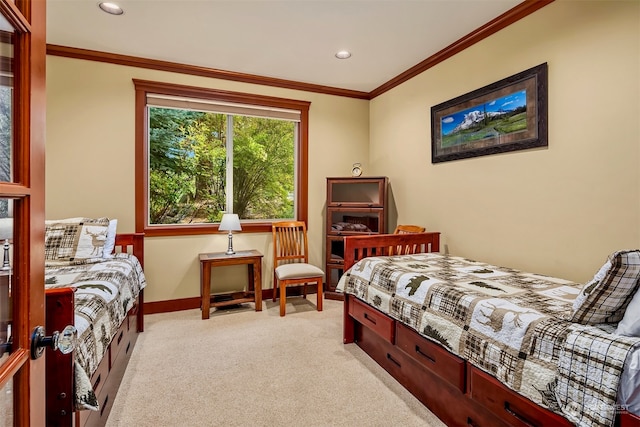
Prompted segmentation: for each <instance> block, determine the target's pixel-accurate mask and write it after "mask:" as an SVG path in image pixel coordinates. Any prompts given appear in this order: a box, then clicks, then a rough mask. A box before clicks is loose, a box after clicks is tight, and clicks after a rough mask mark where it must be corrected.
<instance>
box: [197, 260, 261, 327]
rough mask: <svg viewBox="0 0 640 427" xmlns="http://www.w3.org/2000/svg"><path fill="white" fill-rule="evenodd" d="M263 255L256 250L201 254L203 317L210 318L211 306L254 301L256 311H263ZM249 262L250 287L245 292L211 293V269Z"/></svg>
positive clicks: (201, 306)
mask: <svg viewBox="0 0 640 427" xmlns="http://www.w3.org/2000/svg"><path fill="white" fill-rule="evenodd" d="M262 257H263V255H262V254H261V253H260V252H259V251H256V250H249V251H237V252H236V253H235V254H232V255H227V254H226V253H225V252H213V253H204V254H200V298H201V299H202V301H201V303H200V308H202V318H203V319H208V318H209V315H210V313H209V311H210V310H211V307H222V306H225V305H235V304H241V303H245V302H253V303H255V305H256V311H262ZM241 264H247V276H248V280H249V283H248V287H247V291H246V292H244V291H242V292H233V293H229V294H221V295H211V269H212V268H213V267H222V266H226V265H241Z"/></svg>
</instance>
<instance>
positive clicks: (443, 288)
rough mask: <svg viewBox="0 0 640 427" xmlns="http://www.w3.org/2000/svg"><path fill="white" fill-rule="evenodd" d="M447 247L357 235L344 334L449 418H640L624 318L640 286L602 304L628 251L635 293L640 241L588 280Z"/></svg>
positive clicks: (621, 422)
mask: <svg viewBox="0 0 640 427" xmlns="http://www.w3.org/2000/svg"><path fill="white" fill-rule="evenodd" d="M438 251H439V233H421V234H413V235H374V236H349V237H345V274H344V275H343V277H342V278H341V280H340V281H339V283H338V290H339V291H341V292H344V294H345V301H344V307H345V308H344V343H345V344H349V343H354V342H355V343H357V345H358V346H359V347H361V348H362V349H363V350H364V351H365V352H367V353H368V354H369V355H370V356H371V357H372V358H373V359H374V360H376V362H378V363H379V364H380V365H381V366H382V367H384V368H385V369H386V370H387V371H388V372H389V373H390V374H391V375H392V376H394V378H396V379H397V380H398V381H399V382H400V383H401V384H402V385H403V386H404V387H405V388H407V389H408V390H409V391H410V392H411V393H412V394H414V395H415V396H416V397H417V398H418V399H419V400H420V401H422V402H423V403H424V404H425V405H426V406H427V407H429V409H431V410H432V411H433V412H434V413H435V414H436V415H437V416H438V417H439V418H440V419H441V420H442V421H443V422H445V423H446V424H447V425H454V426H455V425H459V426H486V425H488V426H513V425H515V426H547V425H553V426H570V425H580V426H605V425H613V424H614V423H615V425H618V426H622V427H627V426H632V425H634V426H637V425H640V417H639V416H638V413H640V409H639V408H640V402H639V401H640V398H639V396H638V395H639V394H640V388H639V386H638V384H639V383H640V380H639V378H640V368H638V366H639V365H640V362H639V360H640V350H638V345H639V344H640V338H637V337H629V336H621V335H618V334H616V333H615V332H616V324H614V323H613V322H612V321H615V320H617V321H619V320H620V317H621V316H622V315H623V314H625V313H624V311H625V310H624V309H626V307H627V305H628V304H629V303H630V301H631V299H632V296H628V297H627V296H624V297H621V300H624V301H623V302H622V303H621V304H623V305H624V304H627V305H624V307H623V310H622V312H623V313H620V312H619V310H618V309H620V307H621V306H620V305H618V306H616V307H613V306H612V307H613V308H612V307H609V310H608V311H607V312H606V313H607V314H606V316H605V317H603V318H598V316H597V315H599V313H600V312H599V310H601V309H602V308H603V307H606V306H607V303H606V302H605V303H601V302H599V303H598V304H591V303H592V302H593V301H595V299H596V298H597V296H596V294H598V292H599V291H600V290H602V289H605V288H606V287H605V286H604V284H605V283H610V282H608V280H609V279H608V278H609V276H608V275H607V273H610V272H611V271H613V270H615V268H617V267H616V266H619V264H617V263H616V262H614V261H615V260H617V259H618V258H620V257H631V256H634V257H636V258H634V259H636V261H634V262H635V263H636V265H633V266H631V267H630V268H626V267H628V266H626V265H625V268H620V269H619V270H615V271H624V274H627V275H628V276H629V277H628V278H626V279H624V280H627V279H628V281H627V282H628V284H629V286H631V291H633V293H635V290H636V289H637V287H638V283H639V282H638V277H640V262H638V260H640V257H638V255H639V254H640V252H638V251H629V252H628V253H627V252H624V251H621V253H618V252H616V254H613V255H615V257H613V255H612V257H610V259H609V260H608V261H607V264H605V266H603V268H602V269H600V271H598V273H596V276H595V277H594V280H592V281H590V282H588V283H587V286H585V285H582V284H575V283H571V282H569V281H566V280H562V279H557V278H551V277H547V276H541V275H537V274H531V273H526V272H521V271H517V270H514V269H508V268H501V267H496V266H492V265H488V264H486V263H482V262H477V261H473V260H467V259H463V258H459V257H454V256H449V255H445V254H441V253H439V252H438ZM389 255H391V256H389ZM625 259H626V258H625ZM610 261H611V262H610ZM606 266H608V269H605V267H606ZM603 277H604V278H603ZM595 279H598V280H595ZM621 280H622V279H621ZM609 288H610V289H613V286H610V287H609ZM605 293H606V292H605ZM611 295H613V294H612V293H611V292H609V294H608V298H609V300H607V301H612V296H611ZM618 296H620V295H618ZM576 301H578V302H577V303H576ZM574 305H575V306H574ZM576 307H577V308H576ZM589 310H591V311H589ZM585 313H588V315H586V314H585ZM612 313H616V314H615V316H614V315H613V314H612ZM620 323H622V322H620Z"/></svg>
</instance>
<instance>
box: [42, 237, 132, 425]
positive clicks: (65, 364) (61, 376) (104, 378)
mask: <svg viewBox="0 0 640 427" xmlns="http://www.w3.org/2000/svg"><path fill="white" fill-rule="evenodd" d="M115 252H128V253H132V254H134V255H135V256H136V257H137V258H138V260H139V261H140V264H141V265H143V262H144V261H143V260H144V234H143V233H132V234H118V235H117V236H116V249H115ZM143 266H144V265H143ZM143 292H144V290H142V291H140V295H139V296H138V298H137V300H136V301H135V304H134V306H133V308H132V309H131V310H130V311H129V313H128V315H127V317H126V318H125V320H124V322H123V323H122V325H121V326H120V328H119V329H118V332H117V333H116V335H115V336H114V339H113V341H112V342H111V344H109V347H108V349H107V351H106V352H105V354H104V357H103V359H102V361H101V362H100V364H99V365H98V369H97V370H96V372H95V373H94V374H93V376H92V377H91V384H93V386H94V390H95V392H96V396H97V397H98V403H99V405H100V410H99V411H88V410H87V411H74V356H73V353H70V354H62V353H60V352H59V351H53V350H51V349H47V351H46V358H47V360H46V407H47V410H46V414H47V415H46V419H47V426H57V427H60V426H76V427H80V426H102V425H104V424H105V423H106V421H107V417H108V416H109V412H110V410H111V406H112V405H113V401H114V400H115V396H116V393H117V392H118V388H119V387H120V382H121V381H122V377H123V375H124V372H125V369H126V367H127V364H128V363H129V359H130V357H131V353H132V351H133V347H134V345H135V343H136V339H137V338H138V333H139V332H142V331H143V330H144V317H143V316H144V313H143V310H142V307H143V302H144V298H143ZM73 294H74V289H73V288H71V287H67V288H56V289H48V290H46V292H45V298H46V303H45V304H46V322H47V333H48V334H49V335H51V333H52V332H53V331H56V330H57V331H61V330H62V329H64V327H65V326H66V325H73V322H74V299H73V296H74V295H73Z"/></svg>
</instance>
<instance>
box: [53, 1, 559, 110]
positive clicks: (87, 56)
mask: <svg viewBox="0 0 640 427" xmlns="http://www.w3.org/2000/svg"><path fill="white" fill-rule="evenodd" d="M553 1H554V0H525V1H523V2H522V3H520V4H518V5H517V6H515V7H513V8H512V9H510V10H508V11H506V12H505V13H503V14H502V15H500V16H498V17H497V18H495V19H493V20H492V21H490V22H488V23H486V24H485V25H483V26H482V27H480V28H478V29H476V30H475V31H472V32H471V33H469V34H467V35H466V36H464V37H462V38H461V39H459V40H458V41H456V42H454V43H452V44H451V45H449V46H447V47H446V48H444V49H442V50H441V51H440V52H438V53H436V54H434V55H431V56H430V57H429V58H427V59H425V60H424V61H422V62H420V63H419V64H417V65H415V66H413V67H411V68H409V69H408V70H406V71H405V72H403V73H401V74H399V75H397V76H396V77H394V78H392V79H391V80H389V81H388V82H386V83H384V84H382V85H380V86H378V87H377V88H375V89H374V90H372V91H371V92H361V91H357V90H350V89H342V88H337V87H331V86H323V85H316V84H312V83H303V82H296V81H292V80H285V79H277V78H274V77H264V76H258V75H255V74H247V73H238V72H235V71H225V70H219V69H216V68H207V67H198V66H195V65H187V64H179V63H176V62H169V61H160V60H156V59H148V58H139V57H135V56H129V55H119V54H115V53H108V52H99V51H95V50H88V49H79V48H75V47H68V46H60V45H54V44H48V45H47V55H53V56H62V57H65V58H74V59H84V60H87V61H98V62H106V63H110V64H118V65H125V66H129V67H137V68H148V69H152V70H160V71H167V72H171V73H180V74H191V75H194V76H201V77H209V78H213V79H222V80H232V81H237V82H243V83H253V84H258V85H263V86H274V87H280V88H285V89H293V90H302V91H305V92H315V93H322V94H326V95H335V96H344V97H347V98H357V99H368V100H371V99H373V98H375V97H377V96H379V95H381V94H383V93H385V92H387V91H389V90H391V89H393V88H394V87H396V86H398V85H400V84H402V83H404V82H406V81H407V80H409V79H411V78H413V77H415V76H417V75H418V74H420V73H422V72H424V71H426V70H428V69H429V68H431V67H433V66H435V65H437V64H439V63H440V62H443V61H445V60H446V59H448V58H450V57H452V56H453V55H456V54H457V53H460V52H462V51H463V50H465V49H467V48H468V47H470V46H473V45H474V44H476V43H478V42H479V41H481V40H483V39H485V38H487V37H489V36H490V35H492V34H494V33H497V32H498V31H500V30H502V29H503V28H506V27H508V26H509V25H511V24H513V23H514V22H517V21H519V20H520V19H522V18H524V17H526V16H528V15H530V14H532V13H533V12H535V11H537V10H539V9H541V8H543V7H544V6H546V5H548V4H549V3H553Z"/></svg>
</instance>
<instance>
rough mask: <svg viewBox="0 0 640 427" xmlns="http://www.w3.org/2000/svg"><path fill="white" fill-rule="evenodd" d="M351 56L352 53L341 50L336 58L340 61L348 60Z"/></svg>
mask: <svg viewBox="0 0 640 427" xmlns="http://www.w3.org/2000/svg"><path fill="white" fill-rule="evenodd" d="M350 56H351V52H349V51H348V50H341V51H340V52H338V53H336V58H338V59H347V58H349V57H350Z"/></svg>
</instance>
